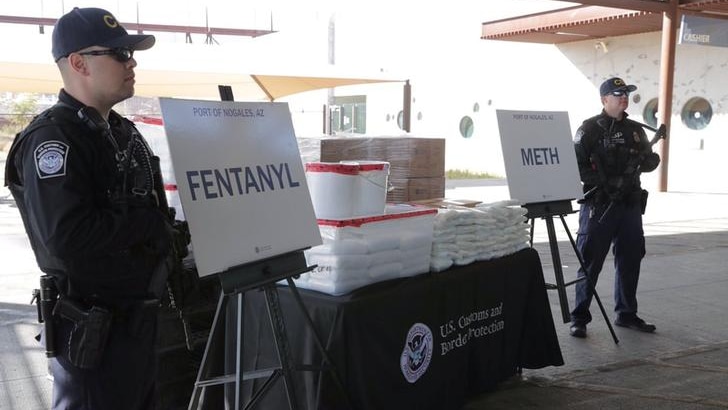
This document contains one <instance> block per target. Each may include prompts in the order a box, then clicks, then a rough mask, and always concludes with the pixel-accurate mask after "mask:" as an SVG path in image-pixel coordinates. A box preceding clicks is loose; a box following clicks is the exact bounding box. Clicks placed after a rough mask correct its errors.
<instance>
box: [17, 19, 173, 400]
mask: <svg viewBox="0 0 728 410" xmlns="http://www.w3.org/2000/svg"><path fill="white" fill-rule="evenodd" d="M154 41H155V40H154V37H153V36H151V35H130V34H128V33H127V31H126V30H125V29H124V28H123V27H122V26H121V25H120V24H119V22H118V21H117V20H116V18H115V17H114V16H113V15H112V14H111V13H109V12H108V11H106V10H102V9H98V8H74V9H73V10H71V11H70V12H68V13H67V14H65V15H63V16H62V17H61V18H60V19H59V20H58V22H57V23H56V25H55V29H54V31H53V49H52V53H53V58H54V59H55V61H56V64H57V65H58V68H59V70H60V73H61V77H62V79H63V89H61V91H60V94H59V97H58V103H57V104H55V105H54V106H53V107H51V108H49V109H48V110H46V111H44V112H43V113H41V114H39V115H38V116H37V117H36V118H35V119H34V120H33V121H32V122H31V124H30V125H29V126H28V127H27V128H26V129H25V130H23V131H22V132H21V133H19V134H18V135H17V136H16V138H15V140H14V142H13V145H12V147H11V149H10V152H9V154H8V158H7V163H6V166H7V169H6V173H5V175H6V181H5V183H6V185H8V186H9V188H10V190H11V192H12V194H13V196H14V198H15V201H16V203H17V205H18V208H19V210H20V214H21V216H22V218H23V222H24V225H25V228H26V232H27V234H28V237H29V239H30V243H31V245H32V248H33V251H34V253H35V256H36V261H37V263H38V266H39V268H40V269H41V271H43V272H44V273H45V275H46V276H44V277H43V278H44V279H47V278H49V279H47V280H46V282H44V283H45V285H43V286H46V285H48V284H49V283H50V285H48V286H50V287H51V288H54V289H56V290H57V294H58V295H60V296H59V297H58V298H57V299H56V298H55V294H53V297H43V294H42V292H43V289H41V296H42V298H43V299H44V300H43V301H44V303H48V304H49V305H50V306H51V307H52V309H47V311H46V310H44V312H47V313H44V314H43V320H44V321H45V322H46V328H45V329H46V331H45V333H44V338H45V345H46V354H47V355H48V356H49V357H51V372H52V375H53V379H54V381H53V402H52V408H53V409H58V410H60V409H104V410H106V409H120V410H121V409H123V410H133V409H152V408H156V402H157V401H156V398H155V390H156V387H155V383H156V353H155V352H156V350H155V340H156V320H157V310H156V309H157V307H158V305H159V300H158V298H159V297H160V295H159V294H158V293H157V292H155V289H154V288H152V287H151V283H152V280H153V279H155V278H158V275H160V269H161V267H162V266H163V263H162V262H163V261H164V258H165V257H166V255H167V254H168V253H169V252H170V248H171V241H172V240H173V237H172V234H173V231H172V228H171V226H170V223H169V220H168V216H167V215H165V214H164V213H163V212H162V211H161V210H160V193H161V195H162V196H163V190H160V182H159V181H161V180H160V179H159V173H158V166H156V167H155V158H156V157H154V154H153V153H152V152H151V150H150V149H149V146H148V145H147V144H146V142H145V141H144V139H143V138H142V136H141V135H140V134H139V132H138V131H137V129H136V128H135V127H134V125H133V123H131V122H130V121H129V120H127V119H125V118H123V117H122V116H120V115H119V114H118V113H116V112H115V111H114V110H113V109H112V107H113V106H114V105H115V104H117V103H119V102H121V101H123V100H126V99H127V98H130V97H132V96H133V95H134V82H135V79H134V68H135V67H136V60H134V52H135V51H138V50H146V49H148V48H150V47H152V46H153V45H154ZM49 294H51V293H49ZM44 306H46V305H44ZM49 324H50V325H52V326H50V327H48V325H49ZM50 330H53V331H52V333H50V332H49V331H50Z"/></svg>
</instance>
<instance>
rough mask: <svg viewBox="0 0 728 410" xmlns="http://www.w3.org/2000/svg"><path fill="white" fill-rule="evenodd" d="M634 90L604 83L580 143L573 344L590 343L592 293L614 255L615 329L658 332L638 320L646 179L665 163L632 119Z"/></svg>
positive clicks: (612, 80)
mask: <svg viewBox="0 0 728 410" xmlns="http://www.w3.org/2000/svg"><path fill="white" fill-rule="evenodd" d="M636 89H637V87H636V86H634V85H628V84H627V83H625V82H624V80H622V79H621V78H619V77H613V78H610V79H608V80H606V81H604V82H603V83H602V85H601V86H600V87H599V93H600V96H601V101H602V106H603V109H602V112H601V113H600V114H599V115H596V116H594V117H591V118H589V119H587V120H586V121H584V122H583V123H582V125H581V126H580V127H579V129H578V130H577V131H576V136H575V138H574V145H575V149H576V158H577V163H578V166H579V173H580V176H581V180H582V182H583V185H584V192H585V196H584V201H583V203H582V205H581V209H580V210H579V230H578V232H577V240H576V245H577V248H578V250H579V252H580V254H581V256H582V257H583V262H584V264H583V266H584V267H585V268H586V271H584V268H579V271H578V277H579V278H584V280H581V281H579V282H577V284H576V300H575V306H574V309H573V310H572V312H571V328H570V334H571V335H572V336H574V337H580V338H583V337H586V325H587V324H588V323H589V322H591V319H592V317H591V314H590V312H589V305H590V304H591V300H592V297H593V292H592V289H593V286H596V283H597V279H598V278H599V273H600V272H601V270H602V266H603V264H604V260H605V258H606V256H607V254H608V253H609V249H610V247H611V248H612V249H613V253H614V268H615V286H614V289H615V290H614V301H615V306H614V310H615V312H616V314H617V317H616V319H615V322H614V323H615V324H616V325H617V326H622V327H626V328H630V329H634V330H638V331H642V332H648V333H652V332H654V331H655V325H653V324H651V323H647V322H645V321H644V320H642V319H641V318H640V317H639V316H637V283H638V281H639V276H640V264H641V261H642V258H643V257H644V255H645V237H644V232H643V230H642V214H643V212H644V208H645V205H646V201H647V191H645V190H643V189H642V187H641V184H640V174H641V173H642V172H650V171H653V170H654V169H655V168H657V166H658V165H659V163H660V157H659V156H658V155H657V154H656V153H654V152H652V148H651V144H650V142H649V141H648V139H647V136H646V135H645V131H644V129H643V127H642V124H640V123H638V122H635V121H632V120H630V119H629V118H627V113H626V112H625V110H626V109H627V107H629V95H630V93H632V92H634V91H635V90H636Z"/></svg>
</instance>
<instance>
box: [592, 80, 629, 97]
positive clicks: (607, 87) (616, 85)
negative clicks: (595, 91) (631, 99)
mask: <svg viewBox="0 0 728 410" xmlns="http://www.w3.org/2000/svg"><path fill="white" fill-rule="evenodd" d="M636 89H637V86H636V85H627V83H625V82H624V80H622V79H621V78H619V77H612V78H610V79H609V80H607V81H605V82H603V83H602V85H601V87H599V95H601V96H602V97H604V96H605V95H607V94H611V93H613V92H615V91H628V92H632V91H634V90H636Z"/></svg>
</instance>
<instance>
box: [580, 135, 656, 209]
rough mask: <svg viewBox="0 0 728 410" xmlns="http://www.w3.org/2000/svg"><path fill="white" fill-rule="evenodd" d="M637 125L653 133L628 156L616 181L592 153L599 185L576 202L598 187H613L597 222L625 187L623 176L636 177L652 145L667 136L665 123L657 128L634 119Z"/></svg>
mask: <svg viewBox="0 0 728 410" xmlns="http://www.w3.org/2000/svg"><path fill="white" fill-rule="evenodd" d="M635 122H636V123H637V124H638V125H640V126H642V127H643V128H647V129H650V130H652V131H654V132H655V135H654V136H653V137H652V139H651V140H650V142H649V144H648V146H647V149H643V150H642V151H640V152H639V155H633V156H631V157H630V160H629V162H628V163H627V166H626V167H625V169H624V172H623V173H622V175H620V176H619V177H617V179H616V181H615V182H613V183H610V182H609V178H608V177H607V175H606V172H605V170H604V167H603V166H602V159H601V157H600V156H599V155H592V156H591V161H592V163H593V164H594V166H595V167H596V169H597V172H598V173H599V179H600V181H601V184H600V185H596V186H594V187H593V188H591V189H590V190H588V191H587V192H586V193H585V194H584V197H583V198H582V199H580V200H579V201H577V202H578V203H580V204H581V203H584V202H586V201H588V200H589V199H591V198H592V197H593V196H594V195H596V194H597V193H598V191H599V190H600V189H604V188H605V187H607V186H611V187H613V188H614V189H613V190H612V192H610V193H608V194H609V204H608V205H607V208H606V209H605V210H604V212H603V213H602V216H600V217H599V223H602V222H603V221H604V218H605V217H606V216H607V215H608V214H609V211H611V210H612V207H613V206H614V204H615V202H617V201H618V200H619V199H620V197H621V194H622V190H623V189H624V188H625V177H627V178H629V177H632V178H637V177H638V175H639V170H640V166H641V163H642V161H643V160H644V159H645V157H646V156H647V155H648V154H650V153H651V152H652V146H654V145H655V144H657V142H658V141H660V140H661V139H663V138H665V139H666V138H667V127H666V126H665V124H662V125H660V126H659V127H658V128H654V127H651V126H649V125H647V124H643V123H641V122H637V121H635ZM632 183H634V181H630V184H632Z"/></svg>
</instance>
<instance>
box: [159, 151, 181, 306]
mask: <svg viewBox="0 0 728 410" xmlns="http://www.w3.org/2000/svg"><path fill="white" fill-rule="evenodd" d="M151 162H152V170H153V176H154V190H155V194H156V197H157V203H158V207H159V209H160V210H161V211H162V213H163V214H164V215H165V216H166V217H167V222H168V223H169V224H170V226H171V227H172V247H171V249H170V251H169V253H168V254H167V255H166V257H165V258H164V259H163V260H162V261H160V263H159V264H158V265H157V268H156V269H155V271H154V274H153V275H152V278H151V279H150V281H149V290H150V291H151V293H152V294H154V295H155V296H157V298H158V299H160V300H161V299H162V295H163V294H164V291H165V290H167V291H168V293H169V296H170V302H171V303H172V305H174V304H175V301H177V302H179V301H181V300H182V297H181V296H182V295H179V293H181V292H182V291H183V289H184V287H185V286H184V279H185V278H184V276H185V274H186V273H185V269H184V267H183V263H182V260H183V259H184V258H185V257H186V256H187V255H188V254H189V251H188V250H187V245H189V243H190V230H189V226H188V225H187V222H186V221H180V220H177V219H176V218H175V216H176V212H175V209H174V208H170V206H169V202H168V201H167V196H166V194H165V192H164V184H163V181H162V172H161V169H160V166H159V157H157V156H153V157H152V158H151ZM169 282H172V283H169ZM175 291H176V292H175ZM175 293H177V294H178V295H177V296H180V297H175V296H176V295H175ZM173 307H175V306H173Z"/></svg>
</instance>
